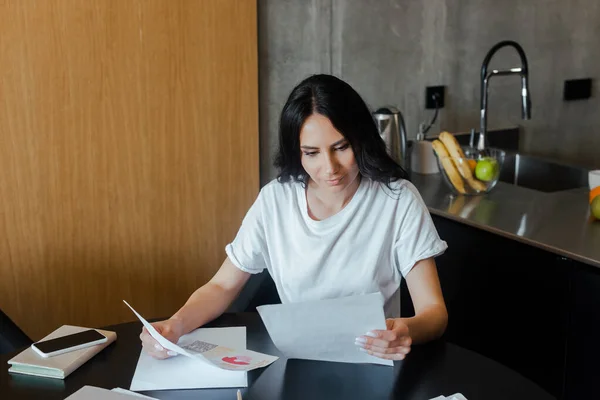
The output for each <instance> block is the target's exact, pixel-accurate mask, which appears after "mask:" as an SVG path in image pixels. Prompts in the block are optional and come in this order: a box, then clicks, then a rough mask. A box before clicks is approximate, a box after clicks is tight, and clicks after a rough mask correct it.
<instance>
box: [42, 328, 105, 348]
mask: <svg viewBox="0 0 600 400" xmlns="http://www.w3.org/2000/svg"><path fill="white" fill-rule="evenodd" d="M100 339H104V335H102V334H101V333H99V332H97V331H96V330H94V329H90V330H87V331H83V332H79V333H74V334H72V335H67V336H63V337H59V338H56V339H50V340H45V341H43V342H37V343H35V347H37V348H38V349H39V350H40V351H41V352H42V353H53V352H55V351H58V350H62V349H67V348H69V347H75V346H79V345H81V344H85V343H90V342H94V341H96V340H100Z"/></svg>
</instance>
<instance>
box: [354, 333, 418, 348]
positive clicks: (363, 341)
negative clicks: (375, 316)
mask: <svg viewBox="0 0 600 400" xmlns="http://www.w3.org/2000/svg"><path fill="white" fill-rule="evenodd" d="M377 335H378V336H377V337H373V336H367V335H364V336H359V337H357V338H356V340H355V344H356V345H357V346H361V347H367V346H375V347H379V348H389V347H397V346H410V345H411V344H412V339H411V338H410V336H401V335H398V334H397V333H396V332H394V331H380V332H377Z"/></svg>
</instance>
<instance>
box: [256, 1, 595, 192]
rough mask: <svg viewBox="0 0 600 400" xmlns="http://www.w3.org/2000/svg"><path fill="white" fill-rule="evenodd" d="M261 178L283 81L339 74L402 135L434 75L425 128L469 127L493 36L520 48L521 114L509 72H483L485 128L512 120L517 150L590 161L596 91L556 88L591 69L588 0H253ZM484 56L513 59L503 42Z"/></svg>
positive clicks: (267, 167)
mask: <svg viewBox="0 0 600 400" xmlns="http://www.w3.org/2000/svg"><path fill="white" fill-rule="evenodd" d="M258 11H259V21H258V23H259V52H260V54H259V69H260V79H259V83H260V134H261V182H262V183H265V182H267V181H268V180H270V179H272V178H273V177H274V176H275V170H274V169H273V167H272V163H271V160H272V158H271V157H272V153H273V150H274V149H275V146H276V143H277V123H278V117H279V113H280V111H281V108H282V107H283V104H284V103H285V101H286V98H287V96H288V94H289V92H290V90H291V89H292V88H293V87H294V85H295V84H296V83H298V81H299V80H301V79H302V78H304V77H306V76H308V75H310V74H313V73H320V72H325V73H332V74H335V75H336V76H339V77H340V78H342V79H344V80H346V81H347V82H349V83H350V84H351V85H353V86H354V88H355V89H357V91H358V92H359V93H360V94H361V95H362V96H363V98H364V99H365V100H366V102H367V103H368V104H369V105H370V106H371V107H372V108H373V109H375V108H377V107H379V106H381V105H385V104H392V105H396V106H398V107H399V108H400V109H401V110H402V112H403V114H404V117H405V120H406V124H407V128H408V132H409V139H412V138H414V137H415V135H416V132H417V129H418V125H419V123H420V122H425V121H426V120H428V119H429V118H430V116H431V111H430V110H425V99H424V97H425V87H426V86H428V85H445V86H446V105H445V108H444V109H443V110H442V111H441V113H440V116H439V119H438V123H437V124H436V125H435V126H434V127H433V128H432V130H431V131H430V134H435V133H439V132H440V130H448V131H450V132H459V131H460V132H463V131H468V130H470V129H471V128H475V129H477V130H478V129H479V101H480V99H479V87H480V84H479V74H480V69H481V63H482V61H483V58H484V57H485V54H486V53H487V51H488V50H489V49H490V48H491V47H492V46H493V45H494V44H495V43H497V42H499V41H501V40H515V41H517V42H518V43H520V44H521V45H522V46H523V48H524V49H525V52H526V54H527V57H528V61H529V67H530V91H531V99H532V104H533V107H532V119H531V120H529V121H523V120H521V111H520V82H519V79H518V78H516V77H497V78H494V79H493V80H492V82H491V87H490V94H489V119H488V128H489V129H497V128H505V127H511V126H516V125H520V126H521V127H522V130H523V135H522V141H521V150H522V151H524V152H528V153H531V154H537V155H543V156H547V157H552V158H556V159H559V160H562V161H566V162H572V163H578V164H582V165H584V166H587V167H596V168H600V129H599V126H600V99H599V97H598V94H599V85H600V83H598V82H596V81H594V86H593V93H592V98H590V99H588V100H584V101H577V102H564V101H563V100H562V91H563V82H564V80H565V79H573V78H582V77H591V78H594V79H595V78H597V77H598V75H599V74H600V54H599V51H598V49H600V23H599V22H598V21H600V1H598V0H569V1H564V0H503V1H497V0H426V1H419V0H398V1H392V0H389V1H388V0H312V1H302V0H259V2H258ZM491 66H492V67H493V68H504V67H512V66H518V57H517V56H516V53H514V52H513V51H512V50H511V49H503V50H500V51H499V52H498V53H497V54H496V56H495V57H494V59H493V61H492V63H491Z"/></svg>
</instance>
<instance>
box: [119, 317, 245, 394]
mask: <svg viewBox="0 0 600 400" xmlns="http://www.w3.org/2000/svg"><path fill="white" fill-rule="evenodd" d="M196 341H203V342H208V343H217V344H219V345H223V346H227V347H233V348H238V349H244V348H246V328H245V327H243V326H236V327H230V328H199V329H196V330H195V331H193V332H190V333H188V334H187V335H184V336H182V337H181V339H179V344H180V345H182V346H186V345H188V344H190V343H194V342H196ZM247 386H248V378H247V373H246V372H244V371H229V370H225V369H221V368H217V367H215V366H214V365H212V364H209V363H203V362H198V361H197V360H195V359H193V358H190V357H185V356H182V355H179V356H175V357H171V358H168V359H166V360H157V359H156V358H154V357H152V356H150V355H148V354H147V353H146V352H144V351H142V352H141V353H140V358H139V359H138V363H137V367H136V369H135V373H134V375H133V379H132V380H131V386H130V388H129V389H130V390H135V391H141V390H167V389H204V388H231V387H247Z"/></svg>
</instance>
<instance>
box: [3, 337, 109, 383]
mask: <svg viewBox="0 0 600 400" xmlns="http://www.w3.org/2000/svg"><path fill="white" fill-rule="evenodd" d="M88 329H90V328H85V327H81V326H72V325H63V326H61V327H60V328H58V329H57V330H55V331H54V332H52V333H51V334H49V335H48V336H46V337H45V338H43V339H42V340H48V339H54V338H57V337H61V336H66V335H70V334H72V333H77V332H81V331H85V330H88ZM97 331H98V332H100V333H102V334H103V335H104V336H106V337H107V338H108V340H107V341H106V342H105V343H101V344H97V345H95V346H91V347H86V348H84V349H79V350H75V351H71V352H68V353H64V354H59V355H57V356H53V357H48V358H44V357H41V356H40V355H39V354H37V353H36V352H35V351H34V350H33V349H32V348H31V347H28V348H27V349H25V350H23V351H22V352H20V353H19V354H17V355H16V356H15V357H13V358H12V359H10V360H8V363H9V364H10V365H11V367H10V368H9V369H8V372H13V373H18V374H25V375H35V376H43V377H47V378H55V379H65V378H66V377H67V376H69V374H71V373H72V372H73V371H75V370H76V369H77V368H79V367H80V366H81V365H82V364H84V363H85V362H87V361H88V360H89V359H91V358H92V357H94V356H95V355H96V354H98V353H99V352H101V351H102V350H104V348H106V347H107V346H108V345H110V344H111V343H112V342H114V341H115V340H117V334H116V333H115V332H110V331H104V330H101V329H97Z"/></svg>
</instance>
